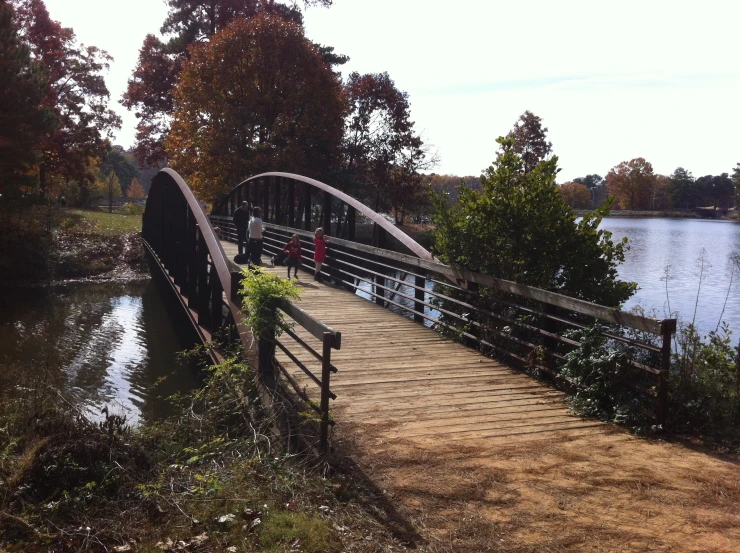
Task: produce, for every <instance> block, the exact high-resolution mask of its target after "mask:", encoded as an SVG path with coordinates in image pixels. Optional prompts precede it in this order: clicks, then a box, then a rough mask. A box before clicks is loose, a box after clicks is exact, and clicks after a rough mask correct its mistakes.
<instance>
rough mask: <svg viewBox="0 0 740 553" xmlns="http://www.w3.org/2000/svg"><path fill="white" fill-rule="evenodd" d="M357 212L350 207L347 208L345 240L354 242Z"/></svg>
mask: <svg viewBox="0 0 740 553" xmlns="http://www.w3.org/2000/svg"><path fill="white" fill-rule="evenodd" d="M356 215H357V210H356V209H355V208H354V207H352V206H351V205H348V206H347V240H350V241H352V242H354V241H355V221H356Z"/></svg>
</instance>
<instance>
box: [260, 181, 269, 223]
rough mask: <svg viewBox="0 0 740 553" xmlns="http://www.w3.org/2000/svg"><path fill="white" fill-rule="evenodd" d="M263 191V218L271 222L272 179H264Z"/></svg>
mask: <svg viewBox="0 0 740 553" xmlns="http://www.w3.org/2000/svg"><path fill="white" fill-rule="evenodd" d="M262 191H263V192H264V195H265V197H264V198H262V204H263V205H262V217H263V218H264V221H269V220H270V177H264V178H263V179H262Z"/></svg>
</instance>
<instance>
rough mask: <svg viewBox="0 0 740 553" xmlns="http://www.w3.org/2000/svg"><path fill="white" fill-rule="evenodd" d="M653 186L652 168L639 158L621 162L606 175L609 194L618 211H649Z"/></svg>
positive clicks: (654, 182)
mask: <svg viewBox="0 0 740 553" xmlns="http://www.w3.org/2000/svg"><path fill="white" fill-rule="evenodd" d="M655 184H656V178H655V174H654V173H653V166H652V165H651V164H650V163H648V162H647V161H645V159H643V158H641V157H638V158H635V159H633V160H630V161H623V162H622V163H620V164H619V165H617V166H615V167H613V168H612V169H611V170H610V171H609V173H608V174H607V175H606V185H607V187H608V189H609V193H610V194H611V195H612V196H614V197H615V198H616V199H617V202H618V204H619V207H620V209H649V208H650V206H651V197H652V191H653V187H654V186H655Z"/></svg>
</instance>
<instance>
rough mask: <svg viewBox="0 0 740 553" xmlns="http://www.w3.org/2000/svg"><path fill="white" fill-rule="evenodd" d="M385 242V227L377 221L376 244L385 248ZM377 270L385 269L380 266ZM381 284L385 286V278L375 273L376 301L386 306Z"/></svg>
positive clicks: (379, 271) (381, 271) (380, 271)
mask: <svg viewBox="0 0 740 553" xmlns="http://www.w3.org/2000/svg"><path fill="white" fill-rule="evenodd" d="M385 242H386V231H385V229H384V228H383V227H381V226H380V225H379V224H378V223H375V245H376V246H377V247H378V248H383V249H385ZM377 272H378V273H383V272H384V271H383V270H382V269H381V268H378V271H377ZM380 286H385V278H384V277H382V276H379V275H375V293H376V294H377V295H376V296H375V303H377V304H378V305H382V306H384V307H385V289H384V288H380Z"/></svg>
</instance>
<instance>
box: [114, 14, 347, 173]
mask: <svg viewBox="0 0 740 553" xmlns="http://www.w3.org/2000/svg"><path fill="white" fill-rule="evenodd" d="M166 3H167V5H168V6H169V12H168V14H167V18H166V19H165V21H164V23H163V25H162V28H161V29H160V30H161V32H162V33H163V34H166V35H167V36H169V37H170V38H169V40H168V41H167V42H163V41H162V40H160V39H159V38H157V37H156V36H154V35H153V34H149V35H147V36H146V38H145V39H144V43H143V45H142V47H141V50H140V51H139V62H138V65H137V67H136V69H135V70H134V73H133V75H132V77H131V79H129V82H128V88H127V90H126V93H125V94H124V95H123V99H122V102H121V103H122V104H123V105H124V106H125V107H126V108H128V109H129V110H135V112H136V117H137V118H138V119H139V122H138V124H137V127H136V141H137V143H136V147H135V149H134V152H135V154H136V158H137V160H139V162H140V163H141V164H143V165H144V166H147V167H153V166H156V165H160V164H161V163H162V161H163V160H164V159H166V157H167V152H166V150H165V146H164V141H165V138H166V136H167V133H168V132H169V126H170V119H171V116H172V113H173V109H174V105H173V97H172V93H173V91H174V88H175V85H176V83H177V79H178V76H179V74H180V72H181V71H182V68H183V65H184V64H185V62H186V60H187V59H188V48H189V47H190V46H191V45H194V44H200V43H205V42H208V40H210V37H212V36H213V35H215V34H216V33H218V32H219V31H221V30H222V29H225V28H226V27H227V26H228V25H229V24H230V23H231V22H232V21H234V20H235V19H239V18H246V19H248V18H252V17H255V16H257V15H260V14H262V15H272V16H275V17H278V18H281V19H283V20H285V21H290V22H293V23H296V24H298V25H302V22H303V15H302V13H301V12H300V10H298V9H297V7H296V3H295V2H292V3H291V4H290V5H285V4H282V3H279V2H275V1H274V0H166ZM314 5H321V6H329V5H331V0H305V1H304V6H305V7H308V6H314ZM333 50H334V49H333V48H331V47H319V51H320V53H321V55H322V58H323V59H324V61H325V62H326V63H327V64H328V65H330V66H331V65H332V64H342V63H345V62H346V61H347V60H348V58H347V57H345V56H340V55H337V54H334V52H333Z"/></svg>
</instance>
